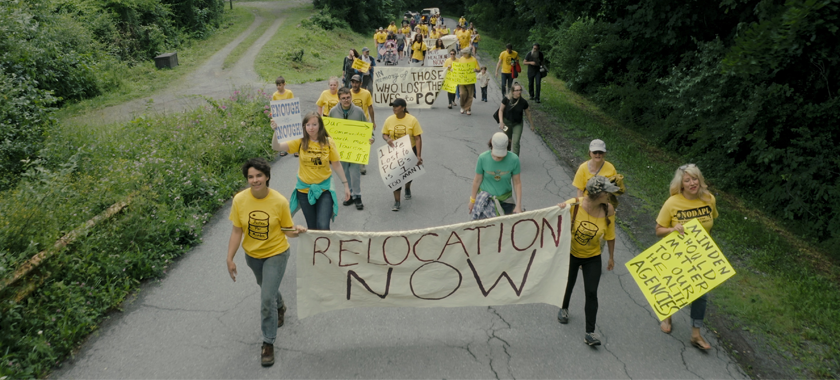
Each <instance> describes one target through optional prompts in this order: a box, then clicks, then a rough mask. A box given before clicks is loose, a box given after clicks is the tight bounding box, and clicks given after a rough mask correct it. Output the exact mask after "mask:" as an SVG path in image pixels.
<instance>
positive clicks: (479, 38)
mask: <svg viewBox="0 0 840 380" xmlns="http://www.w3.org/2000/svg"><path fill="white" fill-rule="evenodd" d="M478 41H481V35H480V34H478V33H476V34H475V38H473V43H478Z"/></svg>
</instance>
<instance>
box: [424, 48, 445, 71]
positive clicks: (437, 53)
mask: <svg viewBox="0 0 840 380" xmlns="http://www.w3.org/2000/svg"><path fill="white" fill-rule="evenodd" d="M447 58H449V51H448V50H446V49H439V50H429V51H427V52H426V60H425V65H426V67H441V66H443V64H444V63H446V59H447Z"/></svg>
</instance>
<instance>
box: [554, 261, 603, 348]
mask: <svg viewBox="0 0 840 380" xmlns="http://www.w3.org/2000/svg"><path fill="white" fill-rule="evenodd" d="M578 268H581V270H582V271H583V291H584V293H585V294H586V305H584V307H583V310H584V312H585V313H586V332H588V333H591V332H595V317H596V316H597V315H598V283H599V282H601V255H598V256H595V257H589V258H585V259H581V258H577V257H575V256H574V255H572V254H569V281H568V282H567V283H566V295H565V296H564V297H563V308H564V309H568V308H569V298H571V297H572V290H573V289H574V287H575V282H576V281H577V274H578Z"/></svg>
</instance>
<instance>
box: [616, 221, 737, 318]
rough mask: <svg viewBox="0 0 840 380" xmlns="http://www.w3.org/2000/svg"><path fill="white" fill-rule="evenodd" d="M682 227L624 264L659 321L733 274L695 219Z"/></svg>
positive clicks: (732, 270) (729, 265) (726, 261)
mask: <svg viewBox="0 0 840 380" xmlns="http://www.w3.org/2000/svg"><path fill="white" fill-rule="evenodd" d="M683 227H685V235H680V234H679V233H678V232H676V231H674V232H671V233H670V234H668V236H665V237H664V238H662V240H660V241H659V242H658V243H656V244H654V245H653V246H652V247H650V248H648V249H646V250H645V251H644V252H642V253H640V254H639V255H638V256H636V257H634V258H633V259H632V260H630V261H628V262H627V264H625V266H626V267H627V270H628V271H629V272H630V275H631V276H633V279H634V280H636V284H637V285H639V289H641V290H642V293H643V294H644V295H645V298H646V299H647V300H648V302H649V303H650V306H651V307H652V308H653V311H654V312H655V313H656V316H657V317H658V318H659V320H660V321H662V320H664V319H665V318H668V317H670V316H671V315H673V314H674V313H676V312H677V311H679V310H680V309H681V308H683V307H684V306H686V305H688V304H690V303H691V302H692V301H694V300H696V299H698V298H700V296H702V295H703V294H706V293H708V292H709V291H711V290H712V289H714V288H715V287H716V286H718V285H720V284H722V283H723V282H724V281H726V280H728V279H729V278H730V277H732V276H734V275H735V269H733V268H732V265H731V264H730V263H729V261H728V260H726V257H724V256H723V252H721V251H720V249H719V248H718V246H717V244H715V242H714V240H712V238H711V236H709V233H708V232H706V229H704V228H703V226H702V225H701V224H700V221H699V220H697V219H694V220H692V221H690V222H688V223H686V224H684V225H683Z"/></svg>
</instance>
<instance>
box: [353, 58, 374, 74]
mask: <svg viewBox="0 0 840 380" xmlns="http://www.w3.org/2000/svg"><path fill="white" fill-rule="evenodd" d="M351 67H352V68H354V69H356V70H359V71H361V72H362V73H366V72H368V70H370V63H368V62H365V61H362V60H361V59H358V58H356V59H354V60H353V66H351Z"/></svg>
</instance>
